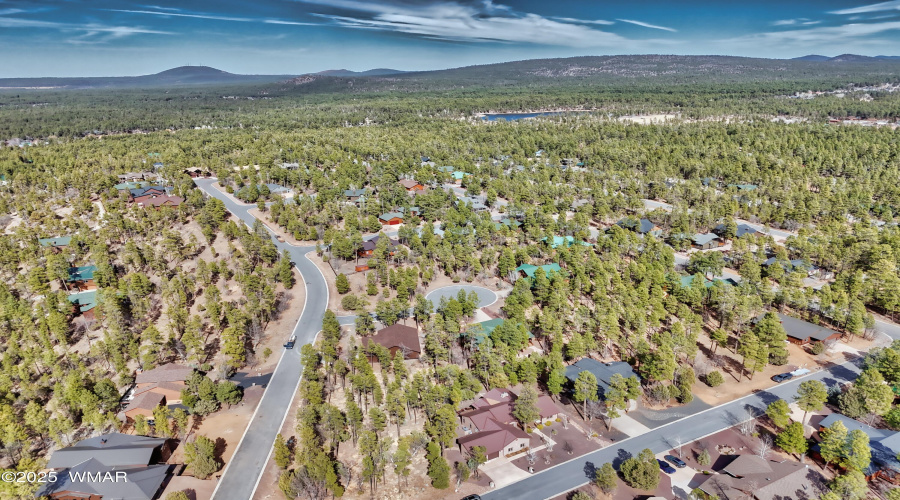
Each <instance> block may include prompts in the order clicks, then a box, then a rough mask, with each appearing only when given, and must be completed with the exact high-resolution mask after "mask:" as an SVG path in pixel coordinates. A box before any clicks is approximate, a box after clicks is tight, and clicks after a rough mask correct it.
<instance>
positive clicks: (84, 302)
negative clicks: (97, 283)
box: [67, 290, 97, 320]
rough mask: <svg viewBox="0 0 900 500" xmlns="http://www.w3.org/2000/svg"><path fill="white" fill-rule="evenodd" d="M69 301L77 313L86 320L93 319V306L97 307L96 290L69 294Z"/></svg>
mask: <svg viewBox="0 0 900 500" xmlns="http://www.w3.org/2000/svg"><path fill="white" fill-rule="evenodd" d="M67 298H68V300H69V302H71V303H72V309H73V311H74V312H75V313H76V316H77V315H79V314H80V315H81V316H84V319H86V320H92V319H94V308H95V307H97V290H89V291H86V292H78V293H73V294H71V295H69V296H68V297H67Z"/></svg>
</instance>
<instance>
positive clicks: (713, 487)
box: [698, 455, 825, 500]
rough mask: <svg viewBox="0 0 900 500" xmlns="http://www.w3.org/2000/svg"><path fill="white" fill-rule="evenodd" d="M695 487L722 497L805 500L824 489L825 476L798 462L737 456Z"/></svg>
mask: <svg viewBox="0 0 900 500" xmlns="http://www.w3.org/2000/svg"><path fill="white" fill-rule="evenodd" d="M698 487H699V488H700V489H701V490H703V491H704V492H705V493H706V494H708V495H711V496H715V497H716V498H719V499H721V500H738V499H740V500H743V499H755V500H776V499H777V500H808V499H811V498H818V497H819V495H820V494H821V493H823V492H824V491H825V479H824V478H823V477H822V476H821V474H819V473H818V472H817V471H816V470H815V469H810V468H809V465H806V464H801V463H799V462H791V461H783V462H772V461H769V460H766V459H764V458H760V457H758V456H756V455H738V456H737V457H736V458H735V459H734V460H732V461H731V463H729V464H728V465H726V466H725V467H724V468H723V469H722V470H721V471H720V472H719V474H714V475H711V476H709V477H708V478H707V479H706V480H705V481H704V482H702V483H700V485H699V486H698Z"/></svg>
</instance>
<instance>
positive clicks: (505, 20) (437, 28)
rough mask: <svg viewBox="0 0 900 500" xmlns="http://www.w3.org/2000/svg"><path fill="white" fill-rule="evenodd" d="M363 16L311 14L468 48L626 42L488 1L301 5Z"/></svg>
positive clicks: (338, 0) (341, 0)
mask: <svg viewBox="0 0 900 500" xmlns="http://www.w3.org/2000/svg"><path fill="white" fill-rule="evenodd" d="M299 1H302V2H304V3H310V4H316V5H323V6H328V7H331V8H338V9H341V10H345V11H353V12H358V13H362V14H364V15H351V14H347V15H334V14H313V15H316V16H318V17H321V18H325V19H330V20H331V21H332V22H334V23H335V24H337V25H338V26H342V27H345V28H353V29H367V30H379V31H392V32H398V33H407V34H411V35H418V36H422V37H424V38H431V39H438V40H450V41H466V42H487V41H492V42H518V43H535V44H542V45H558V46H566V47H598V46H620V45H621V44H623V43H626V42H628V39H626V38H624V37H622V36H619V35H616V34H614V33H609V32H606V31H601V30H599V29H596V28H593V27H591V26H585V24H604V22H603V21H600V20H598V21H594V22H590V23H587V22H584V21H581V20H578V22H577V23H576V22H573V21H569V22H565V21H562V20H560V19H554V18H548V17H543V16H540V15H537V14H532V13H523V12H517V11H514V10H513V9H511V8H510V7H507V6H505V5H500V4H495V3H493V2H490V1H486V2H483V3H482V4H461V3H457V2H453V1H444V2H440V3H430V4H412V3H411V4H399V3H379V2H364V1H359V0H299Z"/></svg>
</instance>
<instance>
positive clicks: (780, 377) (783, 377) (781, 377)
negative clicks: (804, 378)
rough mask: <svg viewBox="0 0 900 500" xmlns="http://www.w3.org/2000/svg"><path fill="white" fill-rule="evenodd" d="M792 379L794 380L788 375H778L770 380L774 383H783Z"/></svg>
mask: <svg viewBox="0 0 900 500" xmlns="http://www.w3.org/2000/svg"><path fill="white" fill-rule="evenodd" d="M792 378H794V376H793V375H791V374H790V373H779V374H778V375H775V376H774V377H772V380H774V381H775V382H778V383H781V382H784V381H785V380H790V379H792Z"/></svg>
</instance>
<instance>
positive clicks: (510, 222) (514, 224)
mask: <svg viewBox="0 0 900 500" xmlns="http://www.w3.org/2000/svg"><path fill="white" fill-rule="evenodd" d="M504 226H505V227H508V228H511V229H518V228H520V227H522V223H521V222H519V221H517V220H514V219H508V218H505V219H500V221H499V222H495V223H494V228H495V229H497V230H498V231H499V230H500V229H503V227H504Z"/></svg>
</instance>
